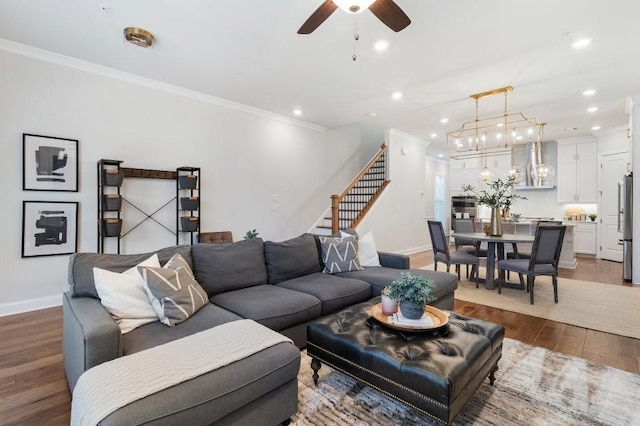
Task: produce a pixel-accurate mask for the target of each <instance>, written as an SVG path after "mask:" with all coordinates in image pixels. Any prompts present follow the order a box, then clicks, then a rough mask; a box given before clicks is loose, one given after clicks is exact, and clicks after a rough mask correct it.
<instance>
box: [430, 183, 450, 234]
mask: <svg viewBox="0 0 640 426" xmlns="http://www.w3.org/2000/svg"><path fill="white" fill-rule="evenodd" d="M445 182H446V180H445V178H444V176H436V178H435V188H434V191H433V216H434V217H435V219H436V220H437V221H439V222H442V224H443V226H444V227H445V229H447V228H446V224H447V222H446V220H447V217H448V216H447V210H446V208H445V206H446V204H445V195H446V191H445Z"/></svg>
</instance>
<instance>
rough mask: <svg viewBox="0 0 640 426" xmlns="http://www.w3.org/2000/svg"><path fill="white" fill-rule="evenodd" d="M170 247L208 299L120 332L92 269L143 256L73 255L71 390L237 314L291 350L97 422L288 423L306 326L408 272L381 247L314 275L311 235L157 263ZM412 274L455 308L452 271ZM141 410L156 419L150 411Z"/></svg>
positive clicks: (68, 336) (67, 348)
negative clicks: (357, 262)
mask: <svg viewBox="0 0 640 426" xmlns="http://www.w3.org/2000/svg"><path fill="white" fill-rule="evenodd" d="M176 253H179V254H181V255H182V256H183V257H184V259H186V260H187V262H188V263H189V264H190V265H191V266H192V269H193V272H194V274H195V277H196V279H197V281H198V282H199V283H200V285H201V286H202V287H203V288H204V289H205V291H206V292H207V294H208V296H209V298H210V302H211V303H208V304H207V305H205V306H204V307H203V308H201V309H200V310H199V311H198V312H196V313H195V314H194V315H193V316H192V317H191V318H189V319H188V320H186V321H185V322H183V323H180V324H178V325H176V326H175V327H168V326H166V325H163V324H161V323H160V322H153V323H150V324H146V325H143V326H141V327H138V328H136V329H135V330H133V331H131V332H129V333H127V334H124V335H122V334H121V333H120V329H119V327H118V325H117V324H116V322H115V321H114V320H113V319H112V317H111V315H110V314H109V312H108V311H107V310H106V309H105V308H104V307H103V306H102V305H101V303H100V300H99V299H98V295H97V292H96V288H95V284H94V281H93V267H100V268H103V269H107V270H110V271H113V272H123V271H125V270H127V269H129V268H131V267H133V266H135V265H137V264H138V263H140V262H141V261H143V260H144V259H146V258H148V257H149V256H150V255H151V254H150V253H147V254H140V255H117V254H97V253H77V254H74V255H72V256H71V258H70V262H69V274H68V281H69V286H70V289H69V291H68V292H66V293H65V294H64V296H63V312H64V314H63V321H64V337H63V355H64V366H65V371H66V374H67V381H68V383H69V388H70V389H71V390H73V388H74V386H75V384H76V382H77V380H78V378H79V377H80V375H81V374H82V373H83V372H84V371H86V370H88V369H89V368H91V367H93V366H95V365H98V364H101V363H103V362H106V361H110V360H113V359H115V358H117V357H121V356H124V355H128V354H131V353H135V352H139V351H142V350H145V349H148V348H151V347H155V346H157V345H161V344H163V343H167V342H170V341H174V340H176V339H179V338H181V337H185V336H188V335H191V334H194V333H197V332H199V331H203V330H206V329H209V328H211V327H216V326H217V325H220V324H223V323H226V322H230V321H234V320H238V319H241V318H248V319H252V320H255V321H256V322H258V323H260V324H262V325H264V326H266V327H268V328H270V329H273V330H275V331H278V332H280V333H282V334H284V335H285V336H287V337H289V338H290V339H291V340H293V342H294V343H295V345H296V346H297V347H296V346H294V345H291V344H278V345H276V346H274V347H271V348H269V349H267V350H264V351H261V352H258V353H256V354H254V355H252V356H251V357H250V358H251V359H245V360H242V361H241V362H236V363H233V364H230V365H228V366H226V367H224V368H222V369H219V370H216V371H213V372H210V373H208V374H206V375H204V376H202V377H200V378H198V379H197V380H191V381H188V382H185V383H182V384H180V385H179V386H178V387H174V388H171V389H167V390H165V391H163V392H160V393H158V394H155V395H151V396H149V397H146V398H144V399H142V400H140V401H137V402H135V403H133V404H129V405H128V406H126V407H124V408H122V409H121V410H118V411H116V412H115V413H113V414H112V415H111V416H109V417H108V418H106V419H104V421H103V422H102V423H101V424H118V423H123V422H124V423H131V422H133V423H137V422H139V423H141V422H151V423H154V422H155V423H158V424H171V423H176V422H178V421H179V422H182V423H185V422H186V423H185V424H209V423H214V422H219V423H242V424H251V423H253V424H257V423H259V424H277V423H279V422H282V421H286V419H287V418H288V417H290V416H291V415H292V414H294V413H295V412H296V411H297V379H296V377H297V371H298V368H299V362H300V353H299V348H303V347H304V346H305V345H306V331H307V328H306V326H307V323H309V322H310V321H313V320H315V319H317V318H320V317H322V316H324V315H327V314H330V313H332V312H335V311H337V310H339V309H342V308H344V307H347V306H351V305H353V304H356V303H359V302H363V301H366V300H369V299H371V298H372V297H375V296H378V295H379V294H380V291H381V290H382V288H383V287H384V286H385V285H387V284H389V283H390V282H391V281H392V280H394V279H396V278H398V277H399V276H400V272H401V271H402V270H407V269H409V258H408V257H407V256H403V255H396V254H390V253H379V258H380V263H381V265H382V266H380V267H368V268H364V269H363V270H359V271H352V272H345V273H339V274H333V275H332V274H326V273H322V270H323V264H322V259H321V256H320V250H319V246H318V240H317V237H315V236H314V235H312V234H304V235H302V236H300V237H297V238H293V239H291V240H288V241H284V242H271V241H267V242H264V241H262V240H261V239H251V240H243V241H239V242H236V243H230V244H221V245H213V244H196V245H193V246H176V247H170V248H165V249H162V250H159V251H158V252H157V254H158V257H159V259H160V261H161V263H164V262H166V261H167V260H168V259H169V258H171V257H172V256H173V255H174V254H176ZM412 273H414V274H422V275H424V276H428V277H430V278H432V279H433V280H434V282H435V284H436V290H435V294H436V296H437V297H438V300H437V301H436V302H434V305H435V306H437V307H439V308H442V309H453V293H454V290H455V289H456V288H457V285H458V281H457V277H456V276H455V275H453V274H449V273H445V272H435V271H425V270H412ZM176 388H178V389H179V390H180V394H181V395H183V398H181V399H180V400H181V401H182V402H180V401H176V400H175V398H172V397H171V395H173V394H174V392H175V390H176ZM158 412H161V413H160V414H158ZM139 413H146V414H145V416H147V417H145V416H143V417H136V416H140V414H139ZM149 413H153V416H156V417H153V419H152V418H151V417H148V416H149V415H150V414H149ZM154 419H155V420H154ZM158 419H160V420H158Z"/></svg>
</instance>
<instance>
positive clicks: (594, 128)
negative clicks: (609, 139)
mask: <svg viewBox="0 0 640 426" xmlns="http://www.w3.org/2000/svg"><path fill="white" fill-rule="evenodd" d="M591 130H600V126H593V127H592V128H591Z"/></svg>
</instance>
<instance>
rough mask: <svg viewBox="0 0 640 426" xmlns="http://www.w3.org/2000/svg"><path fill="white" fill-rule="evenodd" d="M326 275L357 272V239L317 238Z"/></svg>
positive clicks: (346, 237)
mask: <svg viewBox="0 0 640 426" xmlns="http://www.w3.org/2000/svg"><path fill="white" fill-rule="evenodd" d="M319 240H320V248H321V250H322V261H323V263H324V269H323V270H322V272H324V273H326V274H335V273H338V272H347V271H358V270H360V262H359V261H358V238H357V237H356V236H351V235H350V236H344V237H322V236H321V237H319Z"/></svg>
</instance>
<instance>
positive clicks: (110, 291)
mask: <svg viewBox="0 0 640 426" xmlns="http://www.w3.org/2000/svg"><path fill="white" fill-rule="evenodd" d="M140 266H152V267H159V266H160V261H159V260H158V256H157V255H156V254H154V255H152V256H151V257H150V258H148V259H146V260H145V261H143V262H140V263H138V264H137V265H136V266H134V267H133V268H130V269H127V270H126V271H124V272H122V273H118V272H111V271H107V270H106V269H101V268H93V280H94V282H95V285H96V291H97V292H98V296H99V297H100V303H102V306H104V307H105V308H107V310H108V311H109V313H110V314H111V316H112V317H113V320H114V321H115V322H116V323H117V324H118V327H120V331H121V332H122V334H125V333H128V332H130V331H131V330H133V329H135V328H138V327H140V326H141V325H145V324H148V323H150V322H154V321H158V315H157V314H156V311H155V310H154V309H153V306H151V301H150V300H149V296H148V295H147V292H146V291H145V289H144V279H143V278H142V276H141V275H140V272H138V269H137V267H140Z"/></svg>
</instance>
